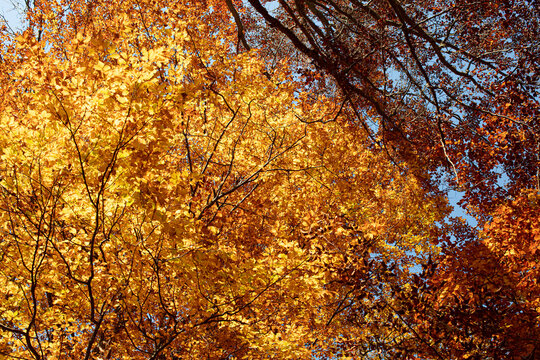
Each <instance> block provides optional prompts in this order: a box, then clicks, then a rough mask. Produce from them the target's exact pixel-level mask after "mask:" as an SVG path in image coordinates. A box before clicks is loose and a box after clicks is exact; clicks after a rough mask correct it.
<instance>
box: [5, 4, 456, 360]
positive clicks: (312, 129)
mask: <svg viewBox="0 0 540 360" xmlns="http://www.w3.org/2000/svg"><path fill="white" fill-rule="evenodd" d="M28 19H29V24H30V25H29V28H28V29H26V30H25V31H24V32H22V33H20V34H15V36H11V35H10V34H9V33H7V32H4V33H3V36H4V39H5V41H4V42H3V43H2V47H3V48H2V63H1V65H0V67H1V71H0V73H1V74H2V75H1V80H0V81H1V83H2V96H1V102H0V149H1V155H0V156H1V160H2V162H1V166H0V176H1V180H0V194H1V196H0V218H1V220H0V223H1V226H2V228H1V234H0V239H1V240H0V254H1V258H0V259H1V264H2V266H1V269H0V298H1V299H2V301H1V302H0V332H1V336H0V353H1V354H2V356H5V357H7V358H22V359H52V358H58V359H71V358H73V359H80V358H84V359H121V358H122V359H138V358H140V359H180V358H194V359H200V358H212V359H214V358H309V357H311V356H317V357H320V356H328V357H336V356H337V357H345V356H364V357H370V356H373V354H377V353H380V354H384V351H386V349H388V348H391V347H392V345H393V344H396V343H400V342H402V341H404V339H408V338H411V337H415V334H414V332H411V331H410V328H409V327H408V326H407V325H406V324H405V323H403V320H399V319H400V318H399V317H398V316H399V312H400V311H401V310H400V307H401V304H400V303H399V302H396V299H394V298H393V297H392V296H391V289H392V288H393V287H397V286H407V285H406V284H407V283H408V282H409V278H410V276H411V275H410V271H411V268H413V267H414V266H415V265H416V264H418V263H420V262H422V261H423V260H422V259H427V258H428V257H429V256H430V254H435V253H437V251H438V249H437V247H436V244H434V243H432V242H431V239H432V238H433V236H434V234H436V233H438V232H439V231H440V230H439V229H438V228H437V223H438V222H440V221H442V219H443V218H444V216H445V215H446V214H447V212H448V210H449V209H448V206H447V205H446V200H445V199H444V197H443V196H442V195H441V194H439V193H435V192H433V191H429V190H426V189H424V188H423V186H422V182H423V178H422V177H421V176H419V175H422V174H421V173H422V171H421V170H419V171H418V172H415V173H417V174H416V175H415V174H412V173H410V172H409V171H407V168H408V167H409V164H408V163H407V162H406V161H399V162H397V163H396V164H394V163H392V161H394V162H395V160H392V159H390V158H389V157H388V155H387V153H386V152H385V151H383V149H381V148H377V147H373V146H372V144H371V142H370V141H369V139H368V135H367V134H365V132H363V131H360V129H359V128H358V127H356V126H352V125H351V124H349V122H348V120H347V118H346V117H345V115H344V113H343V112H342V111H341V107H340V106H339V103H337V105H336V102H334V101H333V100H334V99H331V98H327V97H324V96H320V97H313V96H312V95H311V94H309V93H307V92H304V91H300V90H299V89H300V85H299V83H298V81H297V79H295V78H294V77H293V76H292V73H291V71H290V69H289V67H288V64H287V63H286V62H284V61H281V62H279V63H277V64H275V65H274V67H273V69H272V73H271V74H269V73H268V71H267V66H266V64H265V62H264V60H263V59H262V57H261V56H260V53H259V52H258V51H257V50H252V51H249V52H237V51H236V46H235V45H236V28H235V24H234V22H232V20H231V19H229V15H228V9H227V7H226V4H223V3H221V2H220V1H215V2H200V3H197V2H191V3H190V4H182V3H181V2H180V3H179V2H170V3H169V2H164V1H160V2H155V1H137V2H131V1H126V2H122V3H119V4H114V3H112V2H109V1H103V2H99V1H93V2H88V3H85V2H79V1H76V2H71V1H54V0H51V1H41V2H39V3H38V2H36V3H35V6H34V7H32V8H30V9H29V11H28ZM418 174H419V175H418ZM425 176H427V173H426V174H424V177H425ZM359 314H362V317H360V316H359ZM394 318H396V319H398V321H397V323H399V324H400V326H399V327H396V328H393V327H388V326H384V322H386V321H388V319H394ZM381 356H384V355H381Z"/></svg>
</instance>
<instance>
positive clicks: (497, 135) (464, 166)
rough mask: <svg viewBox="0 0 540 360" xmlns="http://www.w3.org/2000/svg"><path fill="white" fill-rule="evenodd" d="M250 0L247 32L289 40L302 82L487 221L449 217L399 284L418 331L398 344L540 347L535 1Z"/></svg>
mask: <svg viewBox="0 0 540 360" xmlns="http://www.w3.org/2000/svg"><path fill="white" fill-rule="evenodd" d="M248 3H249V4H247V3H246V2H238V3H236V6H237V8H238V9H241V10H242V11H244V13H243V14H244V16H243V18H242V17H241V18H240V20H242V21H243V24H242V26H243V27H244V28H245V29H248V30H250V31H251V32H249V31H243V32H240V31H239V32H238V34H239V36H240V37H244V38H245V39H246V41H245V42H246V43H247V44H248V45H249V44H250V43H252V44H254V45H253V46H256V47H263V48H268V49H273V47H275V44H277V41H282V42H285V43H286V44H287V45H288V46H289V52H290V53H294V51H296V55H295V56H296V58H298V59H300V61H297V60H295V62H292V63H294V64H295V66H296V71H297V73H298V76H299V77H301V78H302V79H303V80H304V86H306V87H307V88H310V89H312V90H314V91H317V92H326V93H332V94H337V96H338V98H340V99H341V101H342V102H343V104H344V112H348V114H349V117H350V118H351V119H352V118H354V117H355V116H356V118H355V120H354V122H355V123H356V124H358V125H359V126H363V127H364V130H365V131H366V133H368V134H370V139H371V140H372V142H374V143H376V144H377V145H379V146H380V147H382V148H386V149H387V150H388V152H389V156H390V157H396V158H397V159H400V160H403V159H407V162H408V163H410V164H412V163H414V164H415V167H412V169H416V168H421V169H422V170H423V171H427V172H428V173H429V176H428V179H429V180H428V181H427V182H426V183H427V184H426V183H425V184H424V186H426V185H427V186H439V187H441V186H442V187H450V188H451V189H456V190H458V191H461V192H463V193H464V198H463V200H462V201H461V204H462V205H463V206H464V207H466V208H467V211H468V212H469V214H471V215H473V216H475V218H476V220H477V222H478V226H477V227H476V228H471V227H470V226H468V225H467V224H464V223H463V221H462V220H455V221H453V223H452V224H451V226H450V227H449V228H447V230H446V231H443V234H444V235H443V236H442V237H441V238H440V240H441V244H444V245H443V246H441V251H442V252H441V253H440V254H439V255H438V256H436V257H434V258H432V259H431V262H430V263H429V264H428V263H426V264H425V267H424V272H422V274H421V276H419V277H415V278H414V285H413V291H412V292H406V291H403V289H401V288H396V289H394V295H395V296H397V297H399V298H401V299H402V301H403V303H404V304H407V305H406V306H405V308H406V310H405V311H404V313H403V314H404V316H405V317H406V318H407V320H406V322H407V323H408V324H409V325H411V326H412V327H414V329H415V332H416V334H417V335H418V336H416V337H415V338H414V340H412V341H408V340H407V341H404V342H402V343H400V344H399V346H396V347H394V348H393V350H395V351H396V354H394V356H396V357H397V356H400V355H401V356H404V357H414V356H420V357H421V358H438V359H448V358H477V359H486V358H489V359H499V358H510V359H533V358H536V357H538V351H539V347H540V344H539V343H538V338H539V337H538V331H537V329H538V326H539V324H538V306H537V302H536V301H535V299H536V298H537V296H538V295H537V294H538V286H537V283H536V282H534V281H530V279H531V276H532V278H535V276H536V274H537V262H538V254H537V250H536V248H537V246H538V244H539V240H540V239H539V238H538V237H537V236H536V234H537V233H538V221H537V220H538V212H537V196H538V191H539V190H540V158H539V154H540V151H539V150H540V147H539V146H540V142H539V137H538V134H539V133H540V128H539V126H540V125H539V119H540V117H539V109H540V101H539V96H538V94H539V87H540V84H539V79H540V77H539V74H540V72H539V66H540V64H539V57H538V53H539V50H540V49H539V48H538V46H539V42H538V39H539V38H540V26H539V25H540V13H539V11H538V9H539V8H540V7H539V6H538V2H537V1H519V0H516V1H475V2H458V1H430V0H428V1H414V2H411V1H396V0H387V1H369V2H365V1H326V0H320V1H311V0H305V1H304V0H301V1H297V0H294V1H292V0H291V1H288V0H279V1H277V2H267V1H260V0H249V1H248ZM256 26H259V27H260V26H263V27H265V28H266V29H267V32H269V33H270V34H272V35H264V36H260V35H259V34H260V33H261V31H260V30H258V29H257V27H256ZM239 28H240V27H239ZM242 43H243V42H242ZM268 52H269V54H270V55H275V54H278V53H277V52H276V51H273V52H272V51H268ZM329 84H330V85H329ZM366 115H367V116H366ZM441 174H442V177H443V181H442V182H441ZM450 239H452V241H450ZM533 263H534V265H533ZM412 324H415V325H412ZM416 325H417V326H416ZM419 339H422V341H419Z"/></svg>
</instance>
